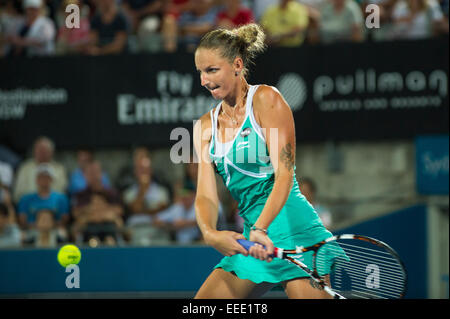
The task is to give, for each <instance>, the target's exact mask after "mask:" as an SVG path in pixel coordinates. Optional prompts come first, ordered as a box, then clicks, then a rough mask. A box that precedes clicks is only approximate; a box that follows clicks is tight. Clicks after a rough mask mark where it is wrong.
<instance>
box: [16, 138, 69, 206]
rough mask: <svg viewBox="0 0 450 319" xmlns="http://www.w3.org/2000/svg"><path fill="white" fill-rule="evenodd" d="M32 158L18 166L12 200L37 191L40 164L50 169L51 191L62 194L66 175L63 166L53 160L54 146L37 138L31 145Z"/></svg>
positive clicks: (64, 188) (49, 141)
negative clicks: (46, 165) (47, 165)
mask: <svg viewBox="0 0 450 319" xmlns="http://www.w3.org/2000/svg"><path fill="white" fill-rule="evenodd" d="M32 153H33V157H32V158H30V159H27V160H26V161H25V162H24V163H22V164H21V165H20V166H19V169H18V171H17V176H16V182H15V185H14V190H13V199H14V201H15V202H16V203H17V202H18V201H19V199H20V198H21V197H22V196H23V195H25V194H29V193H35V192H36V191H37V185H36V169H37V167H38V166H39V165H40V164H44V163H47V164H49V165H50V166H51V167H52V171H53V173H54V175H53V179H52V180H53V182H52V190H54V191H56V192H60V193H64V192H65V191H66V187H67V175H66V169H65V168H64V166H62V165H61V164H59V163H58V162H56V161H55V160H53V155H54V153H55V145H54V144H53V142H52V141H51V140H50V139H49V138H47V137H39V138H38V139H37V140H36V141H35V142H34V144H33V150H32Z"/></svg>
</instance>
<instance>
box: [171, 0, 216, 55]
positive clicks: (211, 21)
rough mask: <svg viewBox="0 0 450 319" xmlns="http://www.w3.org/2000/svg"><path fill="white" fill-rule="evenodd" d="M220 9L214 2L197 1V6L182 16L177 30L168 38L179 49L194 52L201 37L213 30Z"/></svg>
mask: <svg viewBox="0 0 450 319" xmlns="http://www.w3.org/2000/svg"><path fill="white" fill-rule="evenodd" d="M218 9H219V8H218V7H217V6H216V5H215V3H214V1H213V0H197V1H195V5H194V4H193V5H191V6H190V7H189V10H188V11H186V12H184V13H182V14H181V15H180V18H179V19H178V22H177V25H176V28H175V29H174V30H172V31H173V34H168V35H166V36H167V37H168V38H172V40H173V41H175V42H173V44H175V45H176V46H177V47H178V46H180V47H181V48H183V49H184V50H187V51H189V52H192V51H193V50H194V49H195V47H196V45H197V44H198V42H199V41H200V39H201V37H202V36H203V35H204V34H205V33H207V32H208V31H210V30H212V29H213V27H214V25H215V22H216V16H217V13H218ZM174 39H177V40H174ZM175 49H176V48H175Z"/></svg>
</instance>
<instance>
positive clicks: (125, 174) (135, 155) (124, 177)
mask: <svg viewBox="0 0 450 319" xmlns="http://www.w3.org/2000/svg"><path fill="white" fill-rule="evenodd" d="M142 157H150V151H149V150H148V148H146V147H145V146H138V147H135V148H134V149H133V151H132V158H131V160H130V161H127V162H126V164H125V166H124V167H122V168H121V169H120V170H119V174H118V177H117V180H116V187H117V188H118V190H119V191H120V192H121V193H123V192H124V191H125V190H126V189H128V188H129V187H131V186H132V185H134V183H135V169H134V168H135V167H136V163H137V162H138V161H139V159H140V158H142Z"/></svg>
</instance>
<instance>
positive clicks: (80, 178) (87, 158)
mask: <svg viewBox="0 0 450 319" xmlns="http://www.w3.org/2000/svg"><path fill="white" fill-rule="evenodd" d="M93 159H94V158H93V154H92V152H91V151H90V150H87V149H80V150H78V151H77V164H78V167H77V168H75V170H74V171H73V172H72V174H71V175H70V178H69V189H68V192H69V195H70V196H71V197H72V196H74V195H75V194H76V193H78V192H81V191H82V190H84V189H86V187H87V182H86V178H85V176H84V173H83V171H84V169H85V168H86V166H87V165H88V164H89V163H90V162H92V161H93ZM102 184H103V186H104V187H105V188H110V187H111V182H110V180H109V177H108V174H106V172H102Z"/></svg>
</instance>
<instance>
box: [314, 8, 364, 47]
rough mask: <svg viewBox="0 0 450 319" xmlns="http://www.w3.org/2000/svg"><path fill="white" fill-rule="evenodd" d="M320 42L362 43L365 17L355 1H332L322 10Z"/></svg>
mask: <svg viewBox="0 0 450 319" xmlns="http://www.w3.org/2000/svg"><path fill="white" fill-rule="evenodd" d="M320 15H321V17H320V26H319V33H320V41H321V42H322V43H333V42H361V41H363V40H364V36H363V23H364V21H363V15H362V12H361V8H360V7H359V5H358V4H357V3H356V2H355V1H354V0H331V1H329V2H327V3H325V4H324V5H323V6H322V8H321V10H320Z"/></svg>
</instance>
